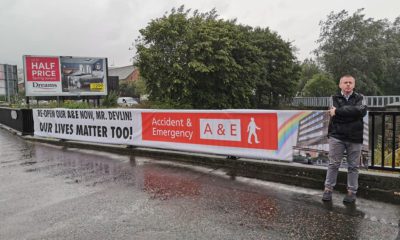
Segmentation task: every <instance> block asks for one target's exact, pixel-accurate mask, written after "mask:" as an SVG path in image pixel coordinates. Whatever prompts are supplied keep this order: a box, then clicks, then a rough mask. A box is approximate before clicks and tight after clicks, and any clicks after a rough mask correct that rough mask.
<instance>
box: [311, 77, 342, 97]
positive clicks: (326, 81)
mask: <svg viewBox="0 0 400 240" xmlns="http://www.w3.org/2000/svg"><path fill="white" fill-rule="evenodd" d="M337 89H338V86H337V84H336V83H335V81H333V79H332V78H331V77H330V76H329V75H327V74H322V73H317V74H315V75H314V76H313V77H312V78H311V79H310V80H309V81H308V82H307V83H306V85H305V86H304V96H306V97H328V96H332V94H334V93H335V92H336V91H337Z"/></svg>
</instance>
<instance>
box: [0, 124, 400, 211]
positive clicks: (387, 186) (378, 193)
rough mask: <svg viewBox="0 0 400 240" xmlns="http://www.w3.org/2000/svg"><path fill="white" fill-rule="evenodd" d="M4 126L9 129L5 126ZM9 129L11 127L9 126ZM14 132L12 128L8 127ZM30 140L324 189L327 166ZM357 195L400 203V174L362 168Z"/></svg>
mask: <svg viewBox="0 0 400 240" xmlns="http://www.w3.org/2000/svg"><path fill="white" fill-rule="evenodd" d="M3 128H7V127H4V126H3ZM7 129H8V128H7ZM8 130H10V131H13V129H8ZM21 137H23V138H24V139H26V140H27V141H38V142H45V143H50V144H54V145H60V146H66V147H74V148H84V149H93V150H101V151H106V152H112V153H118V154H121V155H134V156H142V157H158V158H160V157H161V158H163V159H165V160H167V161H174V162H182V163H190V164H194V165H199V166H209V167H214V168H220V169H223V170H225V171H227V172H229V174H230V176H231V177H232V178H235V177H246V178H253V179H259V180H265V181H270V182H278V183H283V184H288V185H293V186H300V187H305V188H311V189H321V194H322V189H323V188H324V180H325V175H326V167H324V166H316V165H306V164H300V163H294V162H284V161H273V160H256V159H245V158H239V159H236V158H230V157H227V156H219V155H211V154H200V153H193V152H180V151H171V150H167V149H155V148H143V147H134V146H130V145H112V144H99V143H90V142H80V141H70V140H62V139H51V138H43V137H36V136H29V135H26V136H21ZM346 178H347V170H346V169H342V168H341V169H340V170H339V175H338V179H337V181H338V182H337V185H336V187H335V190H336V191H338V192H342V193H345V192H346V191H347V190H346ZM357 195H358V196H360V197H363V198H365V199H370V200H376V201H382V202H387V203H393V204H400V173H398V172H382V171H377V170H360V172H359V190H358V193H357Z"/></svg>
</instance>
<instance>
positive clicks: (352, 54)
mask: <svg viewBox="0 0 400 240" xmlns="http://www.w3.org/2000/svg"><path fill="white" fill-rule="evenodd" d="M398 24H399V22H398V21H396V22H395V23H394V24H391V23H390V22H389V21H388V20H387V19H383V20H374V19H373V18H366V17H365V15H364V14H363V9H359V10H357V11H356V12H355V13H354V14H353V15H351V16H350V15H349V14H348V12H347V11H344V10H343V11H341V12H339V13H333V12H332V13H331V14H329V15H328V17H327V20H325V21H321V22H320V26H321V32H320V37H319V39H318V43H319V47H318V49H317V50H316V53H317V56H318V59H319V61H320V62H321V64H322V65H323V66H324V68H325V70H326V71H327V72H328V73H330V74H332V76H333V77H334V79H339V78H340V77H341V76H342V75H344V74H352V75H353V76H354V77H355V78H356V79H357V85H356V87H357V89H359V90H360V91H361V92H363V93H364V94H368V95H376V94H384V93H389V92H391V89H390V88H387V86H390V84H395V83H398V82H399V81H400V78H398V77H399V74H397V73H394V72H393V70H392V69H396V68H397V69H398V67H399V64H400V61H398V59H399V58H400V54H399V50H398V49H399V46H400V44H399V43H400V38H399V34H398V26H399V25H398Z"/></svg>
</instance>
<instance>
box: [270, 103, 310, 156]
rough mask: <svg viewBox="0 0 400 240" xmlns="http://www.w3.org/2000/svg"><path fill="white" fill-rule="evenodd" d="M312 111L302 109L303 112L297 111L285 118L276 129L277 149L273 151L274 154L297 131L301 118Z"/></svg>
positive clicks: (277, 152)
mask: <svg viewBox="0 0 400 240" xmlns="http://www.w3.org/2000/svg"><path fill="white" fill-rule="evenodd" d="M312 113H313V112H312V111H304V112H299V113H297V114H295V115H293V116H292V117H291V118H289V119H288V120H286V121H285V122H284V123H283V124H282V125H281V126H280V127H279V130H278V150H277V151H276V152H275V154H279V152H280V151H281V149H283V146H284V145H285V144H286V142H287V141H288V139H289V138H290V137H291V136H292V135H293V134H294V133H295V132H296V131H297V129H298V128H299V122H300V120H302V119H303V118H305V117H307V116H309V115H310V114H312Z"/></svg>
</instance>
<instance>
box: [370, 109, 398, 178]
mask: <svg viewBox="0 0 400 240" xmlns="http://www.w3.org/2000/svg"><path fill="white" fill-rule="evenodd" d="M369 121H370V123H369V129H370V131H369V134H370V136H369V139H370V149H371V164H370V166H369V168H371V169H381V170H391V171H400V112H386V111H385V112H384V111H380V112H378V111H376V112H374V111H370V112H369Z"/></svg>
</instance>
